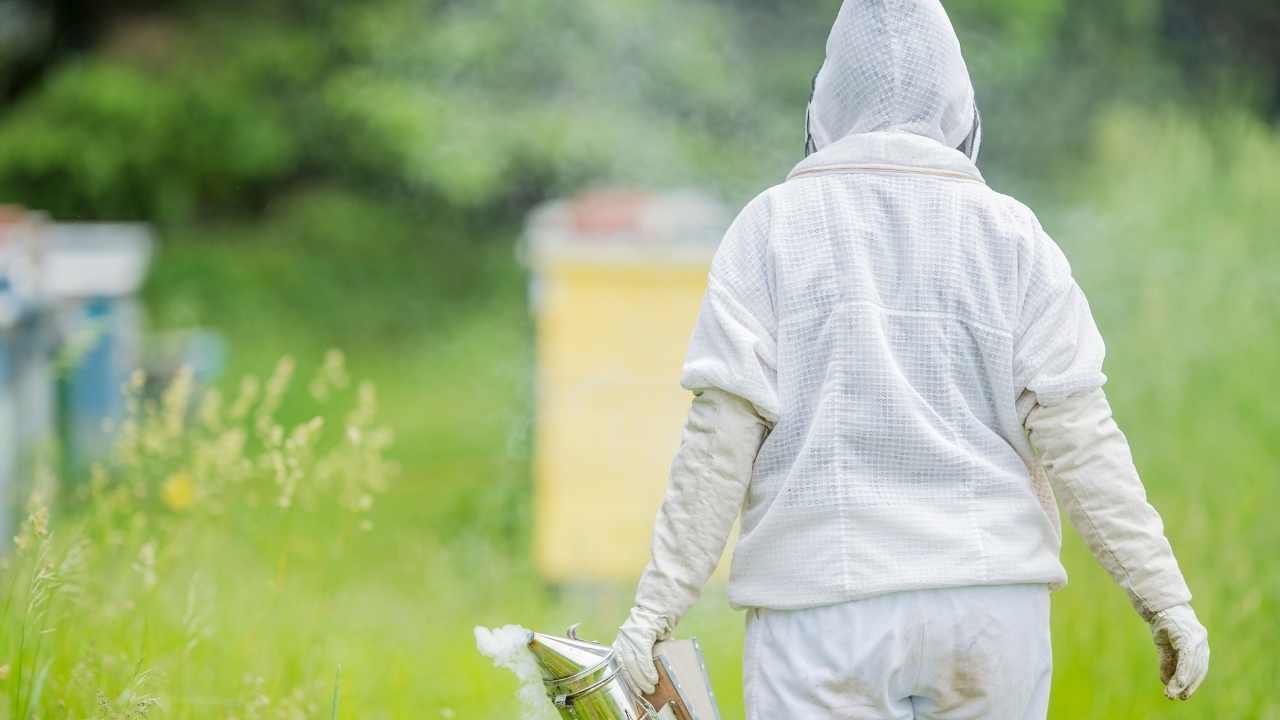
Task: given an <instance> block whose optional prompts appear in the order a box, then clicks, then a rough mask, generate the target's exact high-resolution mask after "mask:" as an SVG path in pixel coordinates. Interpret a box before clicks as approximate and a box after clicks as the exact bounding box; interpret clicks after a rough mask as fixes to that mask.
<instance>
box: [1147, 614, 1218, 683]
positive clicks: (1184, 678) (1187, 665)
mask: <svg viewBox="0 0 1280 720" xmlns="http://www.w3.org/2000/svg"><path fill="white" fill-rule="evenodd" d="M1151 637H1152V638H1153V639H1154V640H1155V642H1156V650H1157V651H1159V653H1160V682H1162V683H1164V684H1165V688H1164V694H1165V697H1167V698H1169V699H1170V700H1186V699H1187V698H1189V697H1191V694H1192V693H1194V692H1195V691H1196V689H1197V688H1199V687H1200V683H1202V682H1204V676H1205V675H1207V674H1209V631H1208V630H1205V629H1204V626H1203V625H1201V624H1200V621H1199V620H1198V619H1197V618H1196V612H1195V611H1194V610H1192V609H1191V606H1190V605H1178V606H1175V607H1171V608H1169V609H1167V610H1161V611H1160V612H1158V613H1156V615H1155V617H1153V618H1151Z"/></svg>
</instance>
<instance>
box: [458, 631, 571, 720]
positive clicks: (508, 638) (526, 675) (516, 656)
mask: <svg viewBox="0 0 1280 720" xmlns="http://www.w3.org/2000/svg"><path fill="white" fill-rule="evenodd" d="M476 649H478V650H479V651H480V654H481V655H484V656H485V657H487V658H489V659H490V660H493V664H494V665H497V666H498V667H500V668H505V669H507V670H510V671H511V672H513V673H515V675H516V677H517V678H519V680H520V691H519V695H518V696H519V698H520V704H521V706H523V708H524V709H523V712H522V715H521V718H522V720H553V719H554V718H558V717H559V716H558V715H557V714H556V711H555V709H554V708H553V707H552V705H551V701H550V700H548V699H547V693H546V690H545V689H544V688H543V685H542V673H541V672H540V671H539V670H538V661H537V660H536V659H534V657H533V653H531V652H529V631H528V630H526V629H524V628H522V627H520V626H519V625H507V626H506V627H501V628H494V629H492V630H491V629H489V628H483V627H477V628H476Z"/></svg>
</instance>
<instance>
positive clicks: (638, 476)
mask: <svg viewBox="0 0 1280 720" xmlns="http://www.w3.org/2000/svg"><path fill="white" fill-rule="evenodd" d="M726 225H727V222H726V218H725V215H724V213H723V211H722V209H721V207H720V206H719V205H717V204H715V203H711V202H709V201H707V200H705V199H703V198H701V197H700V196H697V195H691V194H677V195H650V194H644V193H629V192H619V191H611V192H597V193H591V194H587V195H583V196H579V197H577V198H574V199H571V200H567V201H561V202H558V203H553V204H551V205H549V206H546V207H544V208H542V209H541V210H539V211H538V212H536V213H535V215H534V216H533V218H532V220H531V222H530V226H529V232H528V234H527V236H526V243H527V244H526V249H527V256H528V260H529V262H530V265H531V267H532V268H533V270H534V286H533V306H534V309H535V312H536V314H537V328H538V330H537V334H538V337H537V353H538V375H537V387H538V391H537V407H538V410H537V428H536V445H535V464H534V477H535V493H536V514H535V539H534V543H535V552H536V558H537V563H538V566H539V568H540V570H541V571H542V572H543V573H544V575H546V576H547V577H548V578H550V579H552V580H554V581H557V582H580V581H615V580H617V581H624V582H630V581H633V580H634V579H635V578H636V577H637V576H638V575H639V573H640V571H641V570H642V569H643V568H644V564H645V562H646V561H647V560H648V554H649V532H650V528H651V527H652V525H653V518H654V514H655V512H656V511H657V508H658V505H659V503H660V502H661V499H662V495H663V491H664V489H665V487H666V482H667V473H668V470H669V468H670V464H671V458H672V455H673V454H674V452H675V449H676V447H677V446H678V444H679V441H680V432H681V429H682V427H683V423H684V418H685V415H686V414H687V412H688V408H689V400H690V398H689V393H688V392H686V391H685V390H683V389H681V388H680V385H679V379H680V366H681V363H682V362H683V359H684V353H685V350H686V348H687V346H688V343H689V335H690V332H691V331H692V329H693V323H694V319H695V318H696V317H697V312H698V306H699V304H700V302H701V299H702V294H703V291H704V289H705V287H706V274H707V269H708V267H709V265H710V260H711V256H712V254H713V253H714V250H715V245H716V243H717V242H718V240H719V238H720V235H721V234H722V233H723V231H724V228H725V226H726Z"/></svg>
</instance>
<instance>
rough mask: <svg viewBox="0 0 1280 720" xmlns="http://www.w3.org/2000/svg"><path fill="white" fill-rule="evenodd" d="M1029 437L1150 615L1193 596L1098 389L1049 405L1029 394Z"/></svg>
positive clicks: (1100, 551)
mask: <svg viewBox="0 0 1280 720" xmlns="http://www.w3.org/2000/svg"><path fill="white" fill-rule="evenodd" d="M1026 395H1027V397H1024V398H1023V400H1020V401H1019V405H1020V406H1022V407H1027V406H1028V405H1029V410H1027V411H1026V412H1027V414H1026V419H1025V421H1024V424H1025V426H1026V428H1027V433H1028V435H1027V437H1028V439H1029V440H1030V441H1031V445H1032V447H1033V448H1035V451H1036V453H1037V457H1038V460H1039V462H1040V465H1041V467H1042V468H1043V470H1044V471H1045V474H1046V475H1047V476H1048V478H1049V483H1050V486H1051V487H1052V488H1053V492H1054V494H1055V495H1057V497H1058V499H1059V500H1060V501H1061V502H1062V506H1063V508H1064V509H1065V510H1066V511H1067V516H1068V517H1069V518H1071V524H1072V525H1074V526H1075V528H1076V530H1077V531H1079V533H1080V536H1081V537H1082V538H1084V542H1085V545H1087V546H1088V547H1089V551H1090V552H1091V553H1092V554H1093V556H1094V557H1095V558H1097V560H1098V562H1099V563H1101V564H1102V566H1103V567H1104V568H1106V570H1107V572H1108V573H1110V574H1111V577H1112V578H1113V579H1114V580H1115V581H1116V583H1117V584H1119V585H1120V587H1122V588H1124V590H1125V592H1126V593H1128V594H1129V600H1130V602H1132V603H1133V606H1134V608H1135V609H1136V610H1137V611H1138V613H1139V614H1140V615H1142V617H1143V618H1145V619H1146V620H1147V621H1151V619H1152V618H1153V617H1154V616H1155V615H1156V613H1158V612H1160V611H1161V610H1165V609H1167V608H1171V607H1174V606H1175V605H1185V604H1187V603H1189V602H1191V591H1190V590H1189V589H1188V588H1187V583H1186V581H1185V580H1184V579H1183V577H1182V571H1181V570H1179V569H1178V561H1177V560H1176V559H1175V558H1174V556H1173V548H1171V547H1170V546H1169V541H1168V540H1167V539H1165V536H1164V524H1163V523H1162V522H1161V521H1160V514H1159V513H1157V512H1156V510H1155V508H1153V507H1151V504H1150V503H1148V502H1147V492H1146V489H1145V488H1144V487H1143V486H1142V480H1141V479H1140V478H1139V477H1138V471H1137V469H1136V468H1134V466H1133V455H1132V453H1131V452H1130V450H1129V441H1128V440H1126V439H1125V437H1124V433H1122V432H1120V428H1119V427H1117V426H1116V422H1115V419H1114V418H1113V417H1112V414H1111V406H1110V405H1109V404H1108V403H1107V396H1106V395H1105V394H1104V393H1103V392H1102V390H1101V389H1098V390H1092V391H1090V392H1086V393H1081V394H1079V395H1073V396H1071V397H1069V398H1067V399H1066V400H1063V401H1062V402H1059V403H1055V404H1053V405H1051V406H1048V407H1045V406H1042V405H1039V404H1038V403H1035V402H1032V403H1027V402H1025V401H1026V400H1028V399H1029V398H1031V397H1033V396H1032V394H1031V393H1027V394H1026Z"/></svg>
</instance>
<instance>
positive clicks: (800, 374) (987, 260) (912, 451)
mask: <svg viewBox="0 0 1280 720" xmlns="http://www.w3.org/2000/svg"><path fill="white" fill-rule="evenodd" d="M976 117H977V112H976V110H975V106H974V95H973V89H972V86H971V85H970V81H969V76H968V72H967V70H966V68H965V64H964V60H963V59H962V57H961V55H960V47H959V42H958V41H957V39H956V36H955V33H954V31H953V30H952V28H951V24H950V21H949V20H948V18H947V16H946V14H945V13H944V12H943V10H942V6H941V5H939V4H938V3H937V2H935V1H931V0H913V1H911V2H905V3H885V2H846V3H845V4H844V6H843V7H842V8H841V11H840V14H839V16H838V18H837V19H836V24H835V27H834V29H833V31H832V33H831V37H830V39H829V41H828V43H827V57H826V62H825V63H824V65H823V67H822V70H821V71H820V72H819V74H818V76H817V79H816V82H815V91H814V97H813V101H812V105H811V109H810V117H809V128H810V133H811V135H812V138H813V144H814V146H815V148H816V152H815V153H813V154H812V155H810V156H809V157H807V158H806V159H805V160H804V161H803V162H801V163H800V164H799V165H798V166H797V167H796V168H795V170H794V171H792V173H791V175H790V176H789V178H788V179H787V181H786V182H785V183H783V184H781V185H778V186H776V187H774V188H772V189H770V190H768V191H766V192H765V193H763V194H762V195H760V196H759V197H757V198H756V199H755V200H753V201H752V202H751V203H750V204H749V205H748V206H747V207H746V209H745V210H743V211H742V213H741V214H740V215H739V217H738V218H737V220H736V221H735V222H734V224H733V225H732V227H731V228H730V230H729V231H728V234H727V235H726V237H725V239H724V241H723V243H722V244H721V246H720V249H719V251H718V253H717V255H716V258H715V260H714V263H713V266H712V270H711V273H710V277H709V279H708V290H707V295H706V299H705V302H704V304H703V307H702V311H701V314H700V316H699V318H698V322H697V325H696V329H695V331H694V335H693V340H692V344H691V347H690V350H689V354H688V358H687V361H686V364H685V368H684V375H683V384H684V386H685V387H687V388H691V389H697V388H707V387H715V388H720V389H723V390H725V391H727V392H730V393H734V394H736V395H739V396H741V397H743V398H746V399H747V400H748V401H750V402H751V403H752V404H753V405H755V406H756V407H757V408H759V409H760V411H761V412H762V413H764V414H765V416H766V417H768V418H769V419H770V420H773V421H775V423H776V424H775V427H774V429H773V432H772V433H771V434H770V435H769V437H768V439H767V440H766V442H765V443H764V445H763V447H762V448H761V450H760V453H759V456H758V458H757V461H756V464H755V469H754V474H753V477H752V479H751V484H750V490H749V492H748V495H747V499H746V506H745V508H744V511H743V517H742V535H741V538H740V540H739V542H738V545H737V549H736V552H735V554H734V559H733V568H732V573H731V581H730V587H729V593H730V599H731V601H732V602H733V603H734V604H735V605H738V606H748V607H766V608H774V609H785V608H801V607H811V606H816V605H825V604H831V603H837V602H842V601H846V600H852V599H856V598H860V597H866V596H870V595H876V594H880V593H886V592H893V591H898V590H912V589H921V588H931V587H948V586H962V585H995V584H1019V583H1045V584H1050V585H1059V584H1061V583H1063V582H1064V581H1065V579H1066V577H1065V573H1064V571H1063V568H1062V565H1061V564H1060V563H1059V561H1058V549H1059V542H1060V533H1059V529H1058V525H1057V515H1056V511H1054V510H1053V509H1052V508H1049V507H1047V506H1046V505H1045V504H1044V503H1042V502H1041V500H1040V498H1039V497H1038V496H1037V493H1036V492H1035V488H1034V487H1033V485H1032V483H1031V482H1030V481H1029V477H1028V469H1027V468H1028V465H1029V464H1030V463H1031V462H1032V460H1033V456H1032V451H1031V447H1030V446H1029V444H1028V442H1027V438H1026V434H1025V432H1024V430H1023V427H1022V423H1021V418H1020V417H1019V415H1018V411H1017V408H1016V401H1017V399H1018V398H1019V396H1020V395H1021V394H1022V393H1023V392H1024V391H1030V392H1032V393H1034V394H1035V396H1036V398H1037V399H1038V401H1039V402H1040V403H1041V404H1044V405H1052V404H1053V403H1055V402H1059V401H1061V400H1062V399H1064V398H1066V397H1068V396H1070V395H1072V394H1075V393H1080V392H1085V391H1088V390H1090V389H1093V388H1097V387H1099V386H1101V385H1102V384H1103V382H1104V381H1105V378H1104V376H1103V374H1102V359H1103V354H1104V348H1103V343H1102V339H1101V337H1100V336H1099V334H1098V331H1097V329H1096V327H1095V326H1094V322H1093V318H1092V316H1091V314H1090V311H1089V305H1088V303H1087V302H1086V301H1085V297H1084V295H1083V294H1082V293H1081V291H1080V289H1079V287H1078V286H1077V285H1076V283H1075V281H1074V280H1073V279H1072V276H1071V269H1070V267H1069V266H1068V264H1067V261H1066V258H1065V257H1064V256H1063V254H1062V252H1061V251H1060V250H1059V249H1058V247H1057V246H1056V245H1055V244H1054V242H1053V241H1052V240H1051V239H1050V238H1049V237H1048V236H1047V235H1046V234H1045V232H1044V231H1043V230H1042V229H1041V227H1040V224H1039V223H1038V222H1037V220H1036V217H1035V215H1034V214H1033V213H1032V212H1031V211H1030V210H1029V209H1027V208H1026V207H1025V206H1023V205H1022V204H1021V203H1019V202H1018V201H1016V200H1014V199H1013V198H1010V197H1007V196H1005V195H1001V194H999V193H997V192H995V191H993V190H991V189H990V188H989V187H987V185H986V184H985V182H984V181H983V178H982V175H981V174H980V173H979V172H978V169H977V168H976V167H975V166H974V164H973V161H972V160H971V159H970V158H969V157H967V156H966V155H965V154H964V153H962V152H961V151H959V150H957V149H956V148H957V147H959V146H961V145H964V144H965V142H966V140H967V139H968V138H970V136H971V135H972V134H973V130H974V125H975V119H976Z"/></svg>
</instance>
